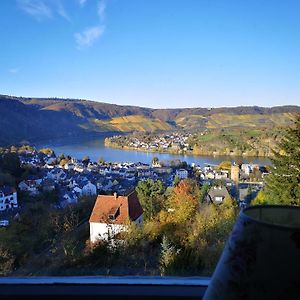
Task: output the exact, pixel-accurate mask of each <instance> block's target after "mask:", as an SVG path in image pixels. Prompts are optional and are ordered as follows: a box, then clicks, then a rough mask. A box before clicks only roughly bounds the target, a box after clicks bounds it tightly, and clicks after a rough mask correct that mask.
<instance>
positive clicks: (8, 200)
mask: <svg viewBox="0 0 300 300" xmlns="http://www.w3.org/2000/svg"><path fill="white" fill-rule="evenodd" d="M17 207H18V199H17V193H16V192H15V193H13V194H10V195H7V196H4V194H3V193H2V192H0V211H3V210H6V209H7V208H17Z"/></svg>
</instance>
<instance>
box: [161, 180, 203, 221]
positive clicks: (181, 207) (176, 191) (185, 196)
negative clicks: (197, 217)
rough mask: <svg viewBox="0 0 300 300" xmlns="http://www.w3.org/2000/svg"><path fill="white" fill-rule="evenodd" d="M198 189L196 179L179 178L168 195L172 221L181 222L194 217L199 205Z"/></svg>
mask: <svg viewBox="0 0 300 300" xmlns="http://www.w3.org/2000/svg"><path fill="white" fill-rule="evenodd" d="M199 198H200V189H199V187H198V184H197V182H196V181H194V180H191V179H185V180H181V181H180V182H179V183H178V185H177V186H176V187H174V188H173V190H172V193H171V195H170V196H169V197H168V201H167V204H168V208H169V211H172V214H171V218H172V221H173V222H174V223H178V224H180V223H181V224H183V223H184V222H186V221H187V220H190V219H191V218H193V217H194V214H195V212H196V211H197V209H198V207H199Z"/></svg>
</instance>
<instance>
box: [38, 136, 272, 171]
mask: <svg viewBox="0 0 300 300" xmlns="http://www.w3.org/2000/svg"><path fill="white" fill-rule="evenodd" d="M106 136H107V135H103V136H100V137H80V138H66V139H59V140H50V141H47V142H40V143H35V146H36V148H37V149H41V148H51V149H53V150H54V151H55V153H56V155H60V154H62V153H64V154H65V155H70V156H72V157H75V158H77V159H82V158H83V157H84V156H89V157H90V159H91V160H92V161H97V160H98V159H99V158H103V159H104V160H105V161H107V162H125V161H127V162H143V163H151V161H152V158H153V157H154V156H156V157H158V159H159V160H160V161H162V160H172V159H180V160H182V161H186V162H187V163H188V164H192V163H195V164H198V165H200V166H201V167H203V166H204V165H206V164H209V165H217V164H219V163H220V162H222V161H225V160H227V161H231V162H236V161H238V160H242V161H243V162H244V163H255V164H259V165H270V164H271V162H270V160H269V159H268V158H264V157H241V156H192V155H173V154H167V153H158V152H155V153H153V152H142V151H135V150H120V149H112V148H107V147H105V146H104V139H105V137H106Z"/></svg>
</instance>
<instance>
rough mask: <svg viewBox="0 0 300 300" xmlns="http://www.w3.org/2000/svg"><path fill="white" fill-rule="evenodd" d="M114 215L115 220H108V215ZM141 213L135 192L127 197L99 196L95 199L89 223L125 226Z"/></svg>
mask: <svg viewBox="0 0 300 300" xmlns="http://www.w3.org/2000/svg"><path fill="white" fill-rule="evenodd" d="M112 211H114V212H118V213H115V219H114V220H111V219H109V215H110V214H112ZM142 213H143V209H142V206H141V204H140V201H139V199H138V197H137V194H136V192H135V191H133V192H132V193H130V194H129V195H128V196H118V195H117V194H116V193H115V194H114V195H99V196H98V197H97V199H96V202H95V205H94V208H93V211H92V214H91V216H90V220H89V222H90V223H111V224H125V223H126V222H127V221H128V220H131V221H135V220H136V219H137V218H139V217H140V216H141V215H142Z"/></svg>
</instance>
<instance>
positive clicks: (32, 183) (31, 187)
mask: <svg viewBox="0 0 300 300" xmlns="http://www.w3.org/2000/svg"><path fill="white" fill-rule="evenodd" d="M41 181H42V180H41V179H39V180H31V179H27V180H23V181H21V182H20V183H19V185H18V187H19V189H20V190H21V191H24V192H28V193H29V194H30V195H37V194H39V190H38V187H39V186H40V185H41Z"/></svg>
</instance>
